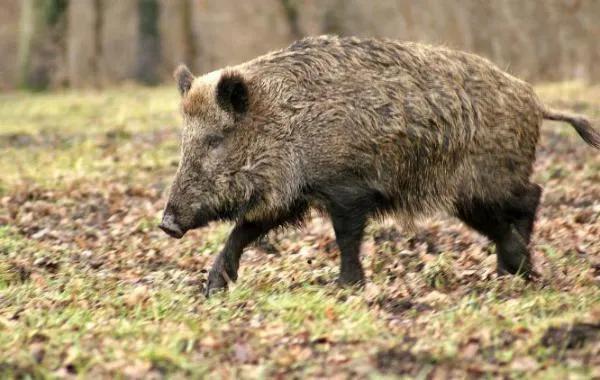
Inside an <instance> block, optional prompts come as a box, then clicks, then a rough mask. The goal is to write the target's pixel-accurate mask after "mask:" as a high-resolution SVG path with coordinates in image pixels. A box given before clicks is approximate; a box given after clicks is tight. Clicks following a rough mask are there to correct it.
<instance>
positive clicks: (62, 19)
mask: <svg viewBox="0 0 600 380" xmlns="http://www.w3.org/2000/svg"><path fill="white" fill-rule="evenodd" d="M67 6H68V0H23V4H22V10H21V36H20V41H19V71H20V80H19V82H20V85H21V86H22V87H24V88H29V89H34V90H41V89H44V88H46V87H48V86H49V85H50V84H51V83H52V82H57V81H60V74H61V73H63V74H64V70H62V69H63V67H62V66H63V63H64V55H65V44H64V40H65V39H64V36H65V31H66V13H67V12H66V11H67Z"/></svg>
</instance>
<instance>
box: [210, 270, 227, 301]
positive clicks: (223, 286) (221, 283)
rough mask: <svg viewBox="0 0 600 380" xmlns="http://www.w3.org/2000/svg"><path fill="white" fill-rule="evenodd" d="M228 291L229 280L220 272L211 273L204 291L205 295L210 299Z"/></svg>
mask: <svg viewBox="0 0 600 380" xmlns="http://www.w3.org/2000/svg"><path fill="white" fill-rule="evenodd" d="M226 290H227V280H226V279H225V278H224V277H223V276H222V275H221V273H219V272H213V271H211V272H210V273H209V274H208V281H207V283H206V288H205V289H204V295H205V296H206V298H209V297H210V296H211V295H213V294H215V293H218V292H221V291H226Z"/></svg>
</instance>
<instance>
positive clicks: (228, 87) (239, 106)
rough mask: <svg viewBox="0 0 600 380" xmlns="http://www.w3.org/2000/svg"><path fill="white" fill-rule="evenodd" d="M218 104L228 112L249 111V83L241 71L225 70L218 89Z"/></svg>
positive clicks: (240, 112)
mask: <svg viewBox="0 0 600 380" xmlns="http://www.w3.org/2000/svg"><path fill="white" fill-rule="evenodd" d="M216 97H217V104H218V105H219V107H221V108H222V109H224V110H225V111H227V112H234V113H236V114H239V115H241V114H244V113H246V111H248V85H247V84H246V81H245V80H244V78H242V76H241V75H240V74H239V73H235V72H225V73H223V75H222V76H221V79H219V83H218V84H217V89H216Z"/></svg>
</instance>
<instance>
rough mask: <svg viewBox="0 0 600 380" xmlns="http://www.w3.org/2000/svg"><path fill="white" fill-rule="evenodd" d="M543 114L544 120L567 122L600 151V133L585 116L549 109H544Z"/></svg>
mask: <svg viewBox="0 0 600 380" xmlns="http://www.w3.org/2000/svg"><path fill="white" fill-rule="evenodd" d="M542 113H543V116H544V119H548V120H556V121H566V122H567V123H569V124H571V125H572V126H573V127H574V128H575V130H576V131H577V133H579V136H581V138H582V139H583V140H584V141H585V142H586V143H588V144H590V145H591V146H593V147H594V148H596V149H600V133H598V131H596V130H595V129H594V128H593V127H592V124H591V123H590V121H589V120H588V119H587V118H586V117H585V116H581V115H573V114H569V113H566V112H561V111H555V110H552V109H548V108H544V109H543V110H542Z"/></svg>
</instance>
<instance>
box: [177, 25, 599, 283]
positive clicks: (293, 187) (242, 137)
mask: <svg viewBox="0 0 600 380" xmlns="http://www.w3.org/2000/svg"><path fill="white" fill-rule="evenodd" d="M178 78H179V76H178ZM183 78H184V79H185V78H188V77H187V76H183ZM178 82H179V83H183V84H185V85H184V86H183V88H184V89H186V88H187V87H186V85H187V81H186V80H179V79H178ZM179 87H180V89H181V87H182V85H181V84H180V85H179ZM182 94H183V100H182V104H183V107H182V109H183V116H184V124H185V126H184V131H183V138H182V159H181V163H180V167H179V169H178V172H177V175H176V177H175V181H174V184H173V190H172V192H171V195H170V198H169V207H168V209H173V210H176V214H177V216H178V220H177V222H178V224H179V227H181V229H183V230H186V229H190V228H194V227H196V225H197V224H198V225H199V224H200V223H199V222H198V221H204V222H205V221H208V220H216V219H219V218H220V217H223V215H219V210H228V212H227V215H235V218H236V222H237V227H236V229H235V230H234V233H233V234H232V235H231V237H230V243H231V244H229V243H228V244H229V245H227V247H229V248H227V247H226V249H225V250H224V251H223V253H222V254H221V255H220V256H219V259H217V263H216V264H215V268H213V269H214V270H213V271H212V272H211V273H212V274H211V276H212V277H211V278H212V281H213V285H214V284H215V283H216V284H217V285H214V286H215V287H217V288H218V287H219V286H221V285H222V281H221V277H220V275H219V274H218V270H219V265H220V264H219V263H228V264H227V265H228V266H229V267H234V266H235V267H236V268H237V264H236V263H230V262H229V261H228V260H230V261H231V260H233V261H235V260H238V259H239V255H240V254H241V250H243V247H244V246H245V245H244V244H247V240H250V241H251V240H252V239H254V238H256V237H258V236H260V235H261V234H263V233H266V231H268V230H269V229H271V228H274V227H276V226H277V225H281V224H285V223H287V221H289V220H298V219H300V218H301V216H302V215H304V214H305V213H306V210H307V209H309V208H312V207H316V208H319V209H322V210H325V211H326V212H327V213H328V214H329V215H331V217H332V220H333V224H334V228H335V230H336V236H337V239H338V243H339V245H340V248H341V250H342V273H341V280H342V282H356V281H357V280H360V279H361V278H362V272H361V269H360V263H358V246H359V243H360V238H361V237H362V231H363V229H364V226H365V223H366V221H367V219H368V218H371V217H373V216H378V215H399V216H401V217H402V218H405V219H407V220H409V221H410V220H412V219H414V218H416V217H419V216H422V215H430V214H433V213H436V212H440V211H442V212H447V213H450V214H452V215H456V216H457V217H459V218H461V219H462V220H463V221H465V223H467V224H469V225H470V226H472V227H473V228H475V229H476V230H478V231H480V232H482V233H484V234H485V235H486V236H488V237H489V238H490V239H491V240H493V241H494V242H495V243H496V244H497V246H498V247H499V249H498V252H499V254H498V260H499V262H498V266H499V270H500V271H506V272H510V273H515V272H516V271H519V270H523V271H524V272H526V274H527V272H528V271H529V269H530V268H529V255H528V250H527V247H526V246H525V245H524V244H523V242H528V241H529V235H530V233H531V230H532V228H533V220H534V217H535V209H536V208H537V205H538V203H539V196H540V194H541V191H540V190H539V188H538V187H537V186H536V185H534V184H532V183H531V182H530V176H531V173H532V167H533V163H534V160H535V155H536V144H537V142H538V138H539V129H540V126H541V124H542V121H543V119H544V118H548V119H553V120H562V121H567V122H569V123H571V124H572V125H573V126H574V127H575V129H576V130H577V131H578V132H579V134H580V135H581V136H582V137H583V139H584V140H585V141H586V142H588V143H589V144H591V145H592V146H595V147H596V148H598V147H599V142H600V138H599V137H598V133H597V132H596V131H594V130H593V129H592V128H591V126H590V125H589V122H587V120H586V119H584V118H583V117H581V116H573V115H566V114H562V113H557V112H555V111H549V110H547V109H546V108H545V107H544V106H543V105H542V104H541V102H540V101H539V100H538V98H537V96H536V95H535V93H534V91H533V89H532V87H531V86H530V85H529V84H527V83H525V82H523V81H521V80H519V79H517V78H515V77H513V76H511V75H509V74H507V73H505V72H503V71H502V70H500V69H499V68H497V67H496V66H495V65H493V64H492V63H491V62H489V61H488V60H486V59H484V58H481V57H478V56H476V55H472V54H468V53H464V52H459V51H454V50H450V49H446V48H443V47H433V46H429V45H424V44H419V43H411V42H397V41H391V40H378V39H358V38H339V37H335V36H322V37H310V38H305V39H303V40H300V41H298V42H296V43H294V44H292V45H291V46H289V47H288V48H285V49H282V50H279V51H275V52H272V53H269V54H267V55H264V56H262V57H258V58H256V59H254V60H252V61H249V62H247V63H244V64H242V65H239V66H235V67H230V68H226V69H224V70H220V71H216V72H213V73H210V74H207V75H205V76H202V77H199V78H196V79H194V81H193V83H192V85H191V87H190V88H188V90H186V91H182ZM515 231H516V232H515ZM236 234H237V235H239V236H240V237H239V238H236ZM357 242H358V243H357ZM234 264H235V265H234ZM357 268H358V269H357ZM221 269H222V268H221ZM215 273H216V274H215ZM229 275H230V277H231V278H234V277H235V276H234V273H229ZM211 286H212V285H211Z"/></svg>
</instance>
